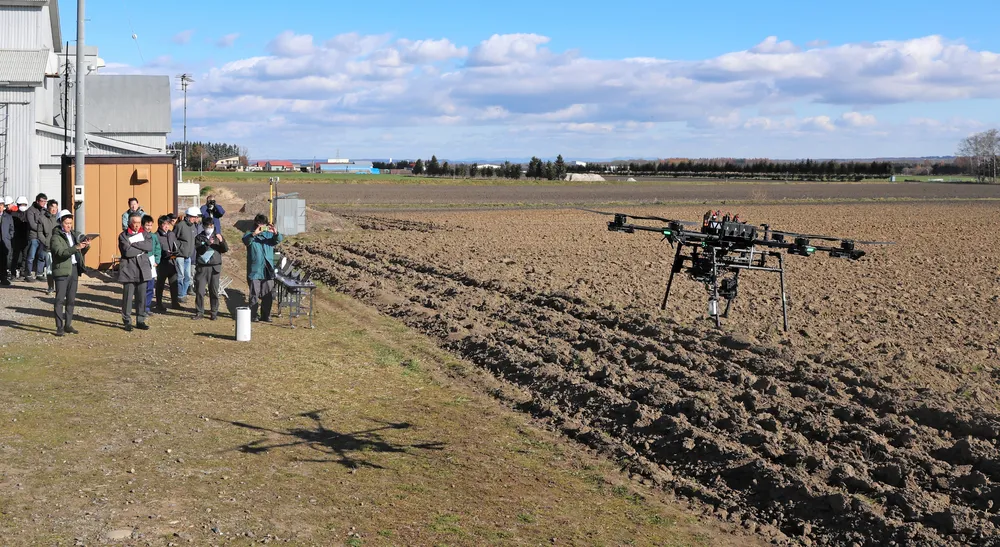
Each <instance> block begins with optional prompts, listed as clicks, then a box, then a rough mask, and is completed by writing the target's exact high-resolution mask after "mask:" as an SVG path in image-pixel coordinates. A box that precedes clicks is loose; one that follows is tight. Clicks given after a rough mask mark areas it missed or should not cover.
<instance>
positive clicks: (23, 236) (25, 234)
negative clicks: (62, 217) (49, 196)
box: [8, 196, 31, 279]
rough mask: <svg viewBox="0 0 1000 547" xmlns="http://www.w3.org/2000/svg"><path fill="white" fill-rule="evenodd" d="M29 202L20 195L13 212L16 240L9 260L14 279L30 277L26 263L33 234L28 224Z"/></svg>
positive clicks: (15, 201)
mask: <svg viewBox="0 0 1000 547" xmlns="http://www.w3.org/2000/svg"><path fill="white" fill-rule="evenodd" d="M28 203H29V202H28V198H26V197H24V196H18V198H17V199H16V200H14V205H15V207H14V210H13V213H11V215H12V218H13V220H14V240H13V242H12V248H13V254H12V256H11V257H10V258H9V259H8V260H9V262H10V273H11V278H12V279H17V278H18V276H20V277H21V278H22V279H27V278H28V270H27V269H26V268H25V264H24V262H25V260H24V259H25V258H27V253H28V238H29V237H30V235H31V228H30V227H29V226H28Z"/></svg>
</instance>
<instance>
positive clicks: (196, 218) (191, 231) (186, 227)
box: [173, 207, 201, 310]
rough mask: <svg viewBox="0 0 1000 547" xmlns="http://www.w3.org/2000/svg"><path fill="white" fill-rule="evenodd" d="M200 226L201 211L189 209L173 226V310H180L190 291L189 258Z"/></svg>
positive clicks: (194, 208)
mask: <svg viewBox="0 0 1000 547" xmlns="http://www.w3.org/2000/svg"><path fill="white" fill-rule="evenodd" d="M200 224H201V209H199V208H197V207H189V208H188V210H187V211H185V214H184V218H183V219H181V220H179V221H177V225H176V226H174V234H175V235H176V236H177V258H175V259H174V267H175V268H176V269H177V294H178V295H179V297H178V300H179V301H178V302H174V304H173V308H174V309H177V310H179V309H181V302H184V299H185V297H186V296H187V294H188V290H190V289H191V278H192V276H191V257H192V255H194V250H195V249H194V240H195V237H197V236H198V231H199V230H198V228H199V225H200Z"/></svg>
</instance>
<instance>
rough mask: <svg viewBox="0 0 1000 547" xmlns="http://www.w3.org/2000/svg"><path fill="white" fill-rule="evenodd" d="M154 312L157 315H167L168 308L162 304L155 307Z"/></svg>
mask: <svg viewBox="0 0 1000 547" xmlns="http://www.w3.org/2000/svg"><path fill="white" fill-rule="evenodd" d="M178 307H180V306H178ZM153 311H155V312H156V313H167V307H166V306H164V305H163V304H160V305H157V306H154V307H153Z"/></svg>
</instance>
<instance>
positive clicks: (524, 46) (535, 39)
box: [469, 34, 549, 66]
mask: <svg viewBox="0 0 1000 547" xmlns="http://www.w3.org/2000/svg"><path fill="white" fill-rule="evenodd" d="M547 43H549V38H548V37H547V36H540V35H538V34H494V35H493V36H490V37H489V39H487V40H484V41H483V42H482V43H480V44H479V45H478V46H476V47H474V48H473V49H472V53H471V55H470V56H469V64H470V65H473V66H501V65H508V64H512V63H526V62H530V61H533V60H535V59H538V58H540V57H543V56H545V55H547V54H548V52H547V50H545V49H544V48H542V49H539V47H538V46H541V45H543V44H547Z"/></svg>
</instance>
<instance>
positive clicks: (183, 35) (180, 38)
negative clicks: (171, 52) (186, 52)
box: [171, 30, 194, 46]
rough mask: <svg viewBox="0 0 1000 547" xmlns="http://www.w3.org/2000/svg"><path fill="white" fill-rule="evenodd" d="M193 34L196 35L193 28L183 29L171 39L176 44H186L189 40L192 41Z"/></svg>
mask: <svg viewBox="0 0 1000 547" xmlns="http://www.w3.org/2000/svg"><path fill="white" fill-rule="evenodd" d="M192 36H194V31H193V30H182V31H181V32H178V33H177V34H174V37H173V38H171V40H172V41H173V42H174V43H175V44H178V45H182V46H183V45H184V44H187V43H188V42H190V41H191V37H192Z"/></svg>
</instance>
